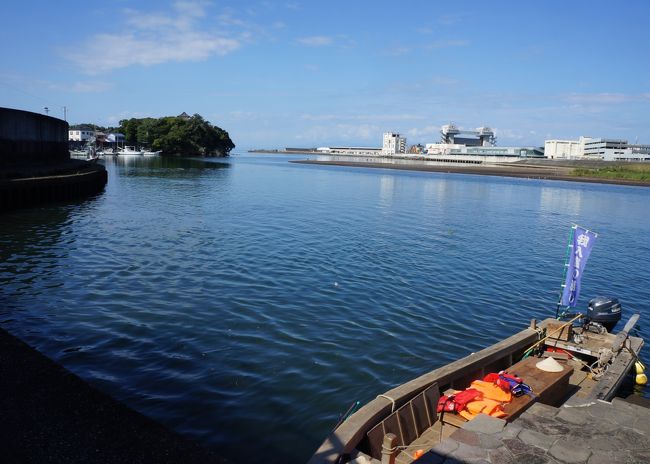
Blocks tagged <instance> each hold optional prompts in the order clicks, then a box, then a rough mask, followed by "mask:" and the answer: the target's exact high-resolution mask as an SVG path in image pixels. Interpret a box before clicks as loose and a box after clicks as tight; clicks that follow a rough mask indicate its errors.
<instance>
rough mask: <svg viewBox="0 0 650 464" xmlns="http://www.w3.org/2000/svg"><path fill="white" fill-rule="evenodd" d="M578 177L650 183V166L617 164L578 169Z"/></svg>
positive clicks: (574, 171)
mask: <svg viewBox="0 0 650 464" xmlns="http://www.w3.org/2000/svg"><path fill="white" fill-rule="evenodd" d="M572 175H574V176H576V177H600V178H603V179H625V180H633V181H637V182H648V183H650V164H647V165H646V164H636V163H635V164H629V165H628V164H616V165H613V166H607V167H598V168H576V169H574V170H573V172H572Z"/></svg>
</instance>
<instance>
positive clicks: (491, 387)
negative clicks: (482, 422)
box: [470, 380, 512, 403]
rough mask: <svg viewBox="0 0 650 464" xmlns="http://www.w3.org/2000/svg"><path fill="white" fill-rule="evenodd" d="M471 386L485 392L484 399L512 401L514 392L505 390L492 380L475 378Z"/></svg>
mask: <svg viewBox="0 0 650 464" xmlns="http://www.w3.org/2000/svg"><path fill="white" fill-rule="evenodd" d="M470 388H473V389H475V390H478V391H480V392H481V393H483V398H484V399H489V400H494V401H498V402H500V403H510V402H511V401H512V393H510V392H509V391H504V390H503V389H502V388H500V387H498V386H497V385H495V384H493V383H491V382H484V381H483V380H475V381H473V382H472V384H471V385H470Z"/></svg>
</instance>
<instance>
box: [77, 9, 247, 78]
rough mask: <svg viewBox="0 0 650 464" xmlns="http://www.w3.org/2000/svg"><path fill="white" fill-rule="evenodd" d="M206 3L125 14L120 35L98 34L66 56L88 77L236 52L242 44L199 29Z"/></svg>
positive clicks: (127, 11) (234, 39)
mask: <svg viewBox="0 0 650 464" xmlns="http://www.w3.org/2000/svg"><path fill="white" fill-rule="evenodd" d="M206 5H207V3H206V2H202V1H178V2H176V3H174V5H173V8H174V11H172V12H169V13H160V12H158V13H151V12H140V11H135V10H126V11H125V12H124V15H123V16H124V17H125V22H124V27H123V28H122V31H121V32H119V33H109V34H107V33H104V34H97V35H95V36H94V37H92V38H90V39H88V40H87V41H86V43H85V44H84V45H82V46H80V47H78V48H77V49H76V50H74V51H68V52H66V53H65V55H66V57H67V58H68V59H69V60H70V61H72V62H73V63H75V64H76V65H77V66H79V67H80V68H81V69H82V70H83V71H84V72H86V73H88V74H98V73H102V72H106V71H110V70H113V69H119V68H125V67H128V66H132V65H141V66H152V65H156V64H161V63H165V62H168V61H177V62H183V61H199V60H204V59H207V58H209V57H211V56H215V55H218V56H222V55H226V54H228V53H231V52H233V51H234V50H237V49H238V48H239V47H240V45H241V42H240V40H238V39H237V38H233V37H226V36H223V35H220V34H217V33H216V32H214V31H212V30H210V29H209V28H207V27H205V26H202V24H201V23H200V22H199V20H200V19H201V18H203V17H204V16H205V7H206Z"/></svg>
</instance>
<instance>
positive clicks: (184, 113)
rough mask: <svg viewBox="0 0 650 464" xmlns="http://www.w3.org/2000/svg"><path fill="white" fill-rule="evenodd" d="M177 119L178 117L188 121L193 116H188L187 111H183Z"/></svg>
mask: <svg viewBox="0 0 650 464" xmlns="http://www.w3.org/2000/svg"><path fill="white" fill-rule="evenodd" d="M176 117H177V118H180V119H186V120H187V119H191V116H190V115H189V114H187V113H186V112H185V111H183V112H182V113H181V114H179V115H178V116H176Z"/></svg>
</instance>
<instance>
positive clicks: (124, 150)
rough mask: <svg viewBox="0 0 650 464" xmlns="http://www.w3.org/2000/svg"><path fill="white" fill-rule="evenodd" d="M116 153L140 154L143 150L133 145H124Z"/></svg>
mask: <svg viewBox="0 0 650 464" xmlns="http://www.w3.org/2000/svg"><path fill="white" fill-rule="evenodd" d="M117 154H119V155H142V154H144V150H138V149H136V148H135V147H133V146H125V147H122V148H120V149H119V150H118V151H117Z"/></svg>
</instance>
